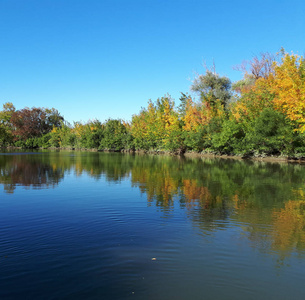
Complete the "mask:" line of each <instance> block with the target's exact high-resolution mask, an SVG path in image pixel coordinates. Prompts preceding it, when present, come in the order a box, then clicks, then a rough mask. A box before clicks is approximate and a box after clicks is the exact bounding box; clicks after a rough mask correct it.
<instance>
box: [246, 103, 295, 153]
mask: <svg viewBox="0 0 305 300" xmlns="http://www.w3.org/2000/svg"><path fill="white" fill-rule="evenodd" d="M296 136H297V134H296V133H294V130H293V127H292V125H291V124H290V122H289V121H288V120H287V119H286V117H285V115H284V114H282V113H280V112H277V111H275V110H273V109H271V108H265V109H264V110H263V111H262V112H261V113H260V115H259V116H258V117H257V118H256V119H255V120H254V121H253V127H252V129H251V130H249V131H248V132H247V133H246V141H247V145H248V149H249V150H252V151H254V152H258V153H265V154H281V153H283V154H288V153H291V152H293V151H294V148H295V145H296Z"/></svg>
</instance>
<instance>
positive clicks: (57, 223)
mask: <svg viewBox="0 0 305 300" xmlns="http://www.w3.org/2000/svg"><path fill="white" fill-rule="evenodd" d="M304 278H305V166H304V165H292V164H286V163H283V164H278V163H262V162H247V161H245V162H244V161H231V160H221V159H196V160H192V159H182V158H176V157H160V156H140V155H135V156H134V155H122V154H109V153H85V152H22V153H21V152H19V153H13V152H7V153H1V154H0V299H175V300H176V299H178V300H179V299H213V300H217V299H234V300H236V299H242V300H244V299H277V300H278V299H305V287H304Z"/></svg>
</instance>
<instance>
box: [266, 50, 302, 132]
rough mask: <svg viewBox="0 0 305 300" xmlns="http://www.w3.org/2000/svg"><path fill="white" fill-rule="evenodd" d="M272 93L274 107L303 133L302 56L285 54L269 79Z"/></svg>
mask: <svg viewBox="0 0 305 300" xmlns="http://www.w3.org/2000/svg"><path fill="white" fill-rule="evenodd" d="M269 81H270V88H271V91H272V92H273V93H274V95H275V97H274V100H273V102H274V106H275V108H276V109H277V110H279V111H281V112H283V113H284V114H286V115H287V117H288V118H289V119H290V120H292V121H294V122H296V123H297V124H298V131H300V132H305V60H304V58H303V57H302V56H298V55H295V54H291V55H289V54H286V55H285V56H284V57H283V59H282V63H281V64H276V65H275V67H274V75H273V74H272V75H271V76H270V78H269Z"/></svg>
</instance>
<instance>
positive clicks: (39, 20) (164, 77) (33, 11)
mask: <svg viewBox="0 0 305 300" xmlns="http://www.w3.org/2000/svg"><path fill="white" fill-rule="evenodd" d="M0 33H1V35H0V104H1V108H0V109H2V104H3V103H5V102H8V101H9V102H13V104H14V105H15V107H16V108H17V109H21V108H24V107H25V106H27V107H33V106H35V107H48V108H51V107H55V108H57V109H58V110H59V111H60V112H61V114H62V115H63V116H64V117H65V119H66V120H67V121H69V122H72V121H83V122H86V121H88V120H89V119H95V118H97V119H99V120H101V121H105V120H106V119H108V118H122V119H125V120H131V117H132V115H133V114H137V113H138V112H139V111H140V109H141V107H146V106H147V101H148V100H149V99H152V100H156V99H157V98H158V97H162V96H164V95H165V94H167V93H169V94H170V95H171V96H172V97H173V98H174V99H175V100H176V102H178V98H179V94H180V92H189V88H190V85H191V80H192V79H193V78H194V75H195V73H196V72H197V73H204V71H205V69H204V68H203V66H202V62H203V61H205V62H206V63H207V64H208V65H211V64H212V62H213V60H214V61H215V65H216V71H217V72H218V73H219V74H220V75H225V76H228V77H229V78H230V79H231V80H232V81H236V80H238V79H240V78H241V74H240V73H239V72H237V71H234V70H233V69H232V67H233V66H234V65H237V64H240V63H241V62H242V61H243V60H249V59H251V58H252V57H253V56H254V55H256V54H259V53H260V52H265V51H268V52H271V53H275V52H277V51H278V50H279V49H280V48H281V47H284V48H285V49H286V51H288V52H290V51H293V52H294V53H298V54H301V55H303V54H304V52H305V1H304V0H270V1H268V0H264V1H261V0H259V1H245V0H243V1H239V0H238V1H237V0H230V1H221V0H214V1H212V0H210V1H204V0H201V1H196V0H175V1H170V0H0Z"/></svg>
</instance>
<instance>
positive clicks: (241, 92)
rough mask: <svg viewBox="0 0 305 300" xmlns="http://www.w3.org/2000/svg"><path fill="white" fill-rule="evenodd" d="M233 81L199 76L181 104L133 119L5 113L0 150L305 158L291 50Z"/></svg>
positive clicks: (302, 104)
mask: <svg viewBox="0 0 305 300" xmlns="http://www.w3.org/2000/svg"><path fill="white" fill-rule="evenodd" d="M238 69H239V70H241V71H242V72H243V79H242V80H240V81H238V82H235V83H233V84H232V83H231V81H230V79H229V78H227V77H222V76H220V75H219V74H217V73H216V72H215V70H209V69H207V70H206V72H205V74H202V75H199V76H197V77H196V78H195V80H194V81H193V83H192V85H191V90H192V91H193V92H194V93H195V94H196V95H197V96H195V97H192V96H191V95H188V94H187V93H181V97H180V99H179V101H180V103H179V105H175V102H174V100H173V99H172V98H171V97H170V96H169V95H166V96H164V97H161V98H159V99H157V100H156V101H154V102H153V101H151V100H150V101H149V102H148V106H147V107H146V108H143V109H142V110H141V111H140V112H139V113H138V114H135V115H133V117H132V120H131V121H130V122H125V121H123V120H120V119H116V120H114V119H109V120H106V121H105V122H103V123H102V122H100V121H98V120H93V121H88V122H87V123H80V122H74V124H73V125H71V124H69V123H67V122H65V120H64V118H63V116H61V115H60V113H59V112H58V111H57V110H56V109H54V108H52V109H46V108H31V109H30V108H24V109H21V110H16V109H15V107H14V105H13V104H12V103H5V104H4V105H3V110H2V111H0V146H2V147H7V146H17V147H23V148H38V147H40V148H49V147H55V148H73V149H99V150H112V151H121V150H152V151H159V150H165V151H171V152H176V153H183V152H185V151H196V152H212V153H218V154H241V155H296V156H298V155H304V154H305V60H304V58H303V57H302V56H298V55H295V54H288V53H286V52H285V51H284V50H281V51H280V53H278V54H276V55H271V54H269V53H263V54H261V55H260V56H256V57H254V58H253V59H252V60H251V61H249V62H247V63H244V64H243V65H241V66H239V67H238Z"/></svg>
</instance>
